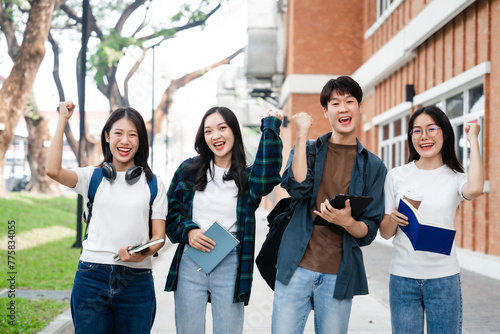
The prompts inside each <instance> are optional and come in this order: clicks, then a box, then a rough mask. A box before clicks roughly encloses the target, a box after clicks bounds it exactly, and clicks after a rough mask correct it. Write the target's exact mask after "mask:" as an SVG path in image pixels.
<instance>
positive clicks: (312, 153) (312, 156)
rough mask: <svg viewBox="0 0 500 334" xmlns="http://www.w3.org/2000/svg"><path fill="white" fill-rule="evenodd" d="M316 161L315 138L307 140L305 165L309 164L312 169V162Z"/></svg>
mask: <svg viewBox="0 0 500 334" xmlns="http://www.w3.org/2000/svg"><path fill="white" fill-rule="evenodd" d="M315 162H316V140H314V139H309V140H307V166H308V167H309V166H311V167H312V168H313V169H314V163H315Z"/></svg>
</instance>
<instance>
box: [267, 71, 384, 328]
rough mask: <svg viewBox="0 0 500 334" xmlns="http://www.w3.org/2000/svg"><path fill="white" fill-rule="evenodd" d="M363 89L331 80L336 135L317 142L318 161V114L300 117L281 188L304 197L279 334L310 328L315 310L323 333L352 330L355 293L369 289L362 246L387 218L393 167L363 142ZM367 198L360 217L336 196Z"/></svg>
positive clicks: (290, 243)
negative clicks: (314, 132) (336, 202)
mask: <svg viewBox="0 0 500 334" xmlns="http://www.w3.org/2000/svg"><path fill="white" fill-rule="evenodd" d="M362 98H363V91H362V89H361V87H360V86H359V84H358V83H357V82H356V81H354V80H353V79H352V78H350V77H348V76H341V77H338V78H337V79H331V80H329V81H328V82H327V83H326V85H325V86H324V87H323V90H322V92H321V95H320V102H321V105H322V107H323V110H324V116H325V118H326V119H328V121H329V122H330V125H331V129H332V132H330V133H327V134H325V135H323V136H321V137H319V138H318V139H317V140H316V145H315V150H316V152H314V153H313V154H315V155H316V159H315V163H314V165H312V166H308V163H307V159H306V157H307V154H308V152H307V149H308V146H307V135H308V132H309V129H310V128H311V126H312V123H313V121H312V117H311V116H310V115H308V114H306V113H299V114H296V115H294V116H293V122H294V125H295V127H296V141H295V147H294V149H293V150H292V152H291V153H290V157H289V160H288V163H287V166H286V168H285V171H284V173H283V180H282V183H281V186H282V187H283V188H285V189H286V190H287V191H288V192H289V193H290V196H292V198H294V199H296V200H297V201H298V203H297V206H296V208H295V211H294V214H293V217H292V219H291V221H290V223H289V225H288V228H287V229H286V231H285V233H284V234H283V239H282V241H281V246H280V250H279V254H278V262H277V269H278V272H277V276H276V285H275V292H274V305H273V321H272V332H273V333H275V334H281V333H286V334H290V333H303V331H304V326H305V324H306V321H307V318H308V316H309V313H310V312H311V310H312V309H314V317H315V321H314V323H315V332H316V333H328V334H332V333H347V328H348V324H349V316H350V313H351V305H352V298H353V296H354V295H362V294H367V293H368V284H367V279H366V274H365V269H364V264H363V255H362V252H361V249H360V246H366V245H369V244H370V243H371V242H372V241H373V239H375V237H376V235H377V229H378V227H379V224H380V221H381V220H382V218H383V215H384V192H383V191H384V181H385V175H386V173H387V169H386V168H385V166H384V164H383V163H382V161H381V160H380V158H378V157H377V156H376V155H374V154H373V153H371V152H369V151H368V150H367V149H366V148H364V147H363V145H361V143H360V142H359V140H358V139H357V138H356V130H357V128H358V125H359V123H360V121H361V101H362ZM346 193H347V194H351V195H364V196H371V197H373V201H372V202H371V203H370V204H369V206H368V207H367V208H366V209H365V211H363V212H362V213H361V215H360V216H359V217H355V218H356V219H354V218H353V217H352V216H351V206H350V203H349V200H348V201H346V203H345V208H343V209H340V210H337V209H335V208H333V207H332V206H331V205H330V203H329V200H330V199H331V198H333V197H335V195H336V194H346Z"/></svg>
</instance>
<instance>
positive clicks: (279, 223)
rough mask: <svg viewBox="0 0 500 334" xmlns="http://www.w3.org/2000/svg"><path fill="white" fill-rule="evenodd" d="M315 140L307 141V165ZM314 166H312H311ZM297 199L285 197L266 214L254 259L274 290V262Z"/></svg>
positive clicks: (312, 159) (313, 155)
mask: <svg viewBox="0 0 500 334" xmlns="http://www.w3.org/2000/svg"><path fill="white" fill-rule="evenodd" d="M315 144H316V141H315V140H308V141H307V165H308V166H314V162H315V159H316V147H315ZM313 168H314V167H313ZM298 201H299V200H298V199H293V198H291V197H286V198H283V199H281V200H280V201H279V202H278V203H277V204H276V206H275V207H274V208H273V209H272V210H271V212H270V213H269V215H268V216H267V221H268V223H269V224H268V226H269V232H268V233H267V235H266V240H265V241H264V243H263V244H262V247H261V249H260V251H259V254H258V255H257V257H256V259H255V263H256V264H257V268H258V269H259V272H260V274H261V276H262V278H264V280H265V281H266V283H267V285H269V287H270V288H271V289H272V290H274V283H275V281H276V263H277V262H278V252H279V249H280V245H281V238H282V237H283V233H284V232H285V230H286V228H287V226H288V223H289V222H290V220H291V219H292V216H293V211H294V210H295V206H296V205H297V203H298Z"/></svg>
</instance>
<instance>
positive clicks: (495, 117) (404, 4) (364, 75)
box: [247, 0, 500, 256]
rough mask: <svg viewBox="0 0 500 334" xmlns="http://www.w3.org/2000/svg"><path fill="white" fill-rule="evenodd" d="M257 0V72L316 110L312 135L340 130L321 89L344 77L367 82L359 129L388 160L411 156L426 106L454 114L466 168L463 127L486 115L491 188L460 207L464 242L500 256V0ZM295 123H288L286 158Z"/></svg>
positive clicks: (484, 142) (253, 72)
mask: <svg viewBox="0 0 500 334" xmlns="http://www.w3.org/2000/svg"><path fill="white" fill-rule="evenodd" d="M248 7H249V28H248V33H249V46H248V51H249V52H247V58H248V59H247V76H249V77H252V78H254V79H255V78H257V79H259V80H260V81H259V82H260V86H259V87H258V88H259V89H260V90H262V88H267V89H268V90H269V92H270V93H269V94H270V95H273V94H274V96H275V98H276V99H278V100H279V106H280V108H282V109H283V111H284V113H285V115H286V116H287V118H290V117H291V116H292V115H294V114H296V113H298V112H302V111H306V112H308V113H310V114H311V115H313V117H314V119H315V125H314V126H313V131H312V133H311V137H317V136H319V135H321V134H323V133H325V132H327V131H329V129H330V128H329V124H328V122H326V120H325V119H324V118H323V110H322V107H321V105H320V103H319V92H320V90H321V88H322V87H323V85H324V84H325V83H326V81H327V80H328V79H330V78H332V77H335V76H338V75H351V76H353V77H354V78H355V79H356V80H357V81H358V82H359V83H360V84H361V86H362V88H363V91H364V101H363V116H362V127H361V128H360V130H359V133H358V137H359V138H360V140H361V141H362V142H363V143H364V144H365V145H366V146H367V147H368V148H369V149H370V150H371V151H373V152H375V153H377V154H378V155H379V156H380V157H381V158H382V159H383V160H384V162H385V163H386V165H387V167H388V168H392V167H396V166H400V165H402V164H404V163H405V161H406V159H407V147H406V133H407V131H408V129H407V128H406V124H407V121H408V117H409V115H410V114H411V113H412V112H413V111H415V110H416V109H417V108H418V107H420V106H424V105H437V106H439V107H440V108H441V109H443V110H444V111H445V112H446V113H447V115H448V117H449V118H450V120H451V123H452V125H453V127H454V129H455V131H456V132H455V135H456V149H457V152H458V155H459V158H460V159H461V161H462V163H463V165H464V167H466V166H467V165H468V148H467V140H466V138H465V137H464V131H463V127H464V124H465V123H466V122H468V121H471V120H475V121H478V122H479V123H480V124H481V125H482V131H481V135H480V137H481V138H480V140H481V150H482V155H483V161H484V164H485V172H486V180H487V181H486V185H485V193H484V194H483V195H481V196H480V197H478V198H477V199H476V200H474V201H472V202H463V204H461V205H460V207H459V212H458V214H457V219H456V222H455V223H456V227H457V238H456V243H457V246H459V247H463V248H466V249H470V250H474V251H479V252H482V253H485V254H492V255H497V256H499V255H500V242H498V240H500V219H499V218H500V205H498V204H499V203H500V193H499V191H498V189H499V185H500V168H499V165H500V150H499V149H498V148H500V144H499V142H500V131H498V130H496V129H500V114H499V113H498V112H495V106H496V105H500V44H499V43H495V42H494V40H495V38H496V36H499V35H497V34H500V0H478V1H471V0H330V1H324V0H307V1H303V0H279V1H274V0H249V6H248ZM269 11H270V12H269ZM264 12H265V13H266V16H263V15H260V14H262V13H264ZM263 43H264V44H263ZM266 45H267V47H264V46H266ZM262 50H268V52H267V54H266V55H265V57H267V58H266V61H265V62H264V61H263V59H262V57H264V56H263V52H262ZM252 51H253V52H252ZM269 59H270V60H269ZM269 61H270V64H271V66H269ZM263 63H265V64H267V66H266V67H265V68H263V65H262V64H263ZM293 131H294V128H293V126H291V125H288V126H286V127H284V128H283V129H282V138H283V141H284V158H285V159H286V158H287V155H288V152H289V151H290V149H291V148H292V145H293V140H294V133H293ZM276 196H277V197H282V196H285V193H284V191H283V190H282V189H278V190H277V194H276Z"/></svg>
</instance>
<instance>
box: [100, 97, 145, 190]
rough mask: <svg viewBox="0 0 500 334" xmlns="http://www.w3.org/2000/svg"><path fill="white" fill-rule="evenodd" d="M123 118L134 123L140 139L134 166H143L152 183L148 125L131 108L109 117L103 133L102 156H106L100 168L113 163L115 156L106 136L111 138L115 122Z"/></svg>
mask: <svg viewBox="0 0 500 334" xmlns="http://www.w3.org/2000/svg"><path fill="white" fill-rule="evenodd" d="M122 118H127V119H128V120H130V121H131V122H132V123H134V125H135V128H136V129H137V137H138V138H139V148H138V149H137V152H136V153H135V156H134V164H135V165H136V166H141V167H142V168H143V170H144V173H145V174H146V179H147V180H148V181H151V180H152V179H153V171H152V170H151V168H150V167H149V165H148V156H149V142H148V132H147V130H146V124H145V123H144V119H143V118H142V116H141V114H140V113H139V112H138V111H137V110H135V109H134V108H131V107H122V108H118V109H116V110H115V111H113V112H112V113H111V115H109V118H108V120H107V121H106V124H104V128H103V129H102V132H101V148H102V154H103V156H104V160H103V162H101V164H100V165H99V166H98V167H102V166H103V164H104V163H105V162H113V155H112V154H111V149H110V148H109V143H108V142H107V141H106V134H107V135H108V136H109V135H110V133H109V132H110V131H111V128H112V127H113V124H115V122H117V121H119V120H120V119H122Z"/></svg>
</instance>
